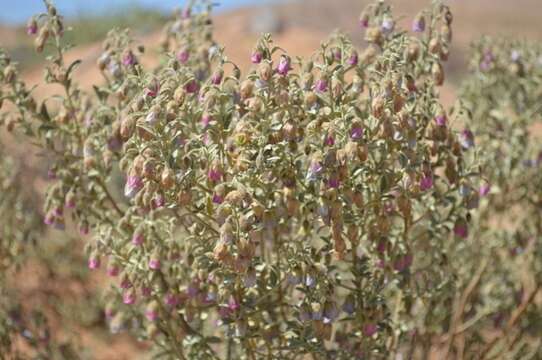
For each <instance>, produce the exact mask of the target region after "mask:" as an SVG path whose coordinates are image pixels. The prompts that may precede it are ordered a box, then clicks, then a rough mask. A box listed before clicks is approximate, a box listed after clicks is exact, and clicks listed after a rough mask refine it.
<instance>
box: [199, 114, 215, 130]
mask: <svg viewBox="0 0 542 360" xmlns="http://www.w3.org/2000/svg"><path fill="white" fill-rule="evenodd" d="M212 120H213V118H212V117H211V115H209V114H204V115H203V116H202V117H201V125H202V126H203V128H204V129H206V128H207V127H208V126H209V124H210V123H211V121H212Z"/></svg>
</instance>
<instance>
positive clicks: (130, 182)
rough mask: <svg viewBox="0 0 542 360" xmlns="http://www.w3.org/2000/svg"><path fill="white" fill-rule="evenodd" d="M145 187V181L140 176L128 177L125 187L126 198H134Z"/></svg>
mask: <svg viewBox="0 0 542 360" xmlns="http://www.w3.org/2000/svg"><path fill="white" fill-rule="evenodd" d="M142 187H143V180H141V178H140V177H139V176H128V178H127V180H126V185H125V186H124V196H126V197H129V198H131V197H134V196H135V195H136V194H137V193H138V192H139V190H141V188H142Z"/></svg>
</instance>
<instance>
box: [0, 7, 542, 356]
mask: <svg viewBox="0 0 542 360" xmlns="http://www.w3.org/2000/svg"><path fill="white" fill-rule="evenodd" d="M46 4H47V13H44V14H41V15H39V16H37V17H35V18H33V19H32V20H31V22H30V23H29V28H28V30H29V33H31V34H35V35H36V38H35V39H36V43H35V44H36V50H37V51H43V50H44V48H46V47H51V48H52V50H53V51H52V53H54V54H55V55H53V56H50V57H49V64H48V65H47V67H46V76H45V79H46V83H48V84H58V85H60V86H61V87H62V88H63V89H64V93H65V94H64V96H55V97H51V98H49V99H45V100H43V101H42V102H40V103H39V104H37V102H36V101H35V100H34V99H33V97H32V95H31V91H30V90H28V89H27V88H26V86H25V85H24V83H23V82H22V81H21V80H20V79H19V77H18V76H17V70H16V67H15V65H14V64H13V63H12V62H11V61H10V59H9V57H8V56H7V55H6V54H4V53H2V57H1V59H0V64H1V68H2V75H1V77H0V79H1V80H2V82H3V84H4V85H3V91H4V96H3V99H4V100H6V101H8V102H11V103H13V104H15V105H16V107H17V110H18V111H17V112H15V111H10V112H7V113H3V115H2V116H3V121H4V122H5V123H6V126H7V128H8V130H15V129H17V130H19V131H22V132H24V133H25V134H26V135H28V136H29V137H30V138H31V139H32V141H33V142H35V143H38V144H40V146H42V147H43V148H44V149H45V150H47V151H48V152H49V153H50V154H51V156H52V157H53V161H54V164H53V166H52V168H51V171H50V173H51V175H52V176H53V177H54V181H52V184H51V185H50V187H49V189H48V191H47V197H46V201H45V213H46V215H45V219H44V221H45V223H46V224H48V225H52V226H54V227H56V228H59V229H64V227H65V224H66V219H67V218H68V217H69V218H71V219H72V221H73V223H74V224H76V226H77V227H78V228H79V231H80V232H81V233H82V234H85V235H86V234H88V233H90V234H91V238H90V239H89V241H88V246H87V254H88V257H89V260H88V266H89V268H91V269H98V268H100V267H101V264H102V262H103V263H104V265H105V267H106V272H107V274H108V275H109V276H110V277H112V278H118V280H117V285H116V286H114V287H113V288H112V290H111V292H110V293H109V294H107V295H106V298H107V299H109V300H110V301H109V303H108V304H107V306H106V309H105V314H106V317H107V319H108V322H109V326H110V329H111V330H112V331H113V332H118V331H121V330H125V329H130V330H131V331H132V332H134V333H136V334H137V335H138V336H139V337H140V338H141V339H147V340H152V342H153V343H154V344H155V345H156V346H155V353H156V356H158V357H160V356H161V357H166V358H178V359H186V358H194V359H218V358H225V359H233V358H236V359H237V358H246V359H259V358H277V359H293V358H296V357H299V356H302V355H304V354H310V355H311V356H312V357H313V358H315V359H320V358H339V359H343V358H344V359H351V358H360V359H361V358H388V357H391V358H393V357H394V356H395V355H396V354H397V356H400V355H403V356H410V357H412V356H416V357H418V356H419V357H424V356H427V354H428V353H430V352H431V351H433V350H434V349H435V348H436V349H438V350H439V351H443V352H444V354H445V355H446V356H447V355H448V354H450V352H451V351H453V352H457V351H459V350H458V349H457V348H456V346H455V344H456V341H455V340H456V339H457V337H458V335H459V334H460V333H463V332H465V331H466V330H462V329H463V326H466V325H465V324H464V323H461V322H462V321H467V320H468V319H473V318H476V316H477V315H479V314H480V313H481V314H483V315H484V316H486V315H487V314H486V313H484V312H483V310H478V308H477V306H478V301H479V300H480V298H481V297H482V296H486V295H487V299H492V298H493V297H496V298H497V297H498V296H501V295H502V294H503V293H502V292H498V293H493V291H494V290H495V287H494V286H488V287H487V289H486V287H480V283H481V279H482V278H484V279H485V276H489V275H491V276H492V278H491V279H488V281H493V282H498V281H500V279H501V278H500V277H499V276H507V275H506V274H503V273H504V271H503V270H504V267H503V268H501V269H496V271H495V272H493V273H491V274H487V273H486V272H485V271H486V269H488V267H491V266H493V267H496V266H497V263H496V259H497V258H496V257H495V255H496V253H494V252H493V251H494V250H493V249H495V251H497V249H498V248H499V247H500V246H501V245H500V243H499V244H497V243H495V244H494V245H492V246H487V245H486V242H483V238H484V237H485V236H488V235H487V234H488V226H489V225H488V224H489V223H488V222H489V221H491V220H492V219H494V216H493V215H492V214H491V213H490V212H491V211H492V210H493V208H494V207H495V204H493V203H492V201H498V199H497V197H496V196H493V195H490V196H489V197H488V195H487V193H486V191H485V190H484V191H482V193H480V192H479V191H478V187H479V186H480V183H481V172H480V170H481V169H483V170H484V176H486V178H485V180H484V181H485V182H482V186H486V185H487V184H491V186H492V187H493V186H494V185H497V182H498V181H497V180H494V179H497V178H499V179H500V178H501V177H499V174H495V173H492V172H491V171H489V172H486V170H487V169H488V168H491V167H492V166H494V162H495V161H496V160H495V159H491V157H490V155H491V152H490V151H489V149H490V147H484V148H482V149H481V150H479V151H478V150H476V147H475V146H474V137H473V134H472V132H470V130H464V131H456V130H454V128H453V127H452V126H451V124H450V121H449V114H448V113H447V111H445V109H444V107H443V106H442V105H441V104H440V102H439V97H438V87H439V86H441V85H442V84H443V82H444V71H443V66H442V63H443V62H444V61H446V60H447V58H448V46H449V43H450V41H451V37H452V32H451V28H450V26H451V23H452V15H451V13H450V10H449V9H448V7H446V6H444V5H442V4H440V3H438V2H435V4H434V5H433V6H432V7H431V8H430V9H428V10H425V11H423V12H421V13H420V14H419V15H418V16H417V17H416V18H415V19H414V22H413V26H412V32H413V33H414V35H413V34H412V33H409V32H407V31H404V30H401V29H398V28H397V26H396V20H395V19H394V17H393V15H392V13H391V8H390V7H389V6H387V5H386V4H384V3H383V2H378V3H377V4H374V5H371V6H369V7H368V8H367V9H366V10H365V11H364V12H363V13H362V14H361V16H360V26H361V27H362V28H364V29H365V35H366V41H367V43H368V46H367V47H366V48H365V49H364V50H363V51H361V52H358V50H357V49H356V48H355V47H354V46H353V45H352V43H351V42H350V40H349V39H347V38H346V37H345V36H344V35H342V34H340V33H338V34H334V35H333V36H332V37H331V38H330V39H329V40H327V41H325V42H324V43H323V44H322V46H321V48H320V49H318V50H317V51H316V53H315V54H314V55H313V56H312V57H311V58H309V59H302V58H296V59H292V58H291V57H290V56H288V54H286V53H285V52H284V51H283V50H282V49H281V48H280V47H278V46H275V45H274V44H273V42H272V39H271V37H270V36H269V35H264V36H262V37H261V38H260V39H259V41H258V42H257V44H256V45H255V47H254V48H253V50H252V53H251V54H250V56H251V61H252V63H253V66H252V69H251V70H250V72H249V73H248V74H247V75H246V76H244V77H243V76H242V75H241V71H240V69H239V68H238V67H237V66H236V65H235V64H233V63H231V62H230V61H229V60H228V58H227V57H226V55H225V54H224V50H223V49H222V48H220V47H219V46H218V45H217V44H216V43H215V42H214V41H213V37H212V21H211V19H210V17H209V16H210V15H209V14H210V10H211V5H210V4H207V3H206V2H201V3H198V4H196V5H194V6H193V7H190V8H186V9H185V10H184V11H182V12H180V13H179V14H177V15H178V16H177V18H176V19H175V20H174V21H172V22H171V23H169V24H168V25H167V26H166V28H165V31H164V39H163V41H162V44H161V45H162V48H163V50H164V52H163V55H162V56H163V58H164V61H163V62H162V64H161V65H160V66H158V67H157V68H155V69H151V70H148V69H145V68H144V67H143V66H142V65H141V64H140V63H139V57H140V54H141V53H142V52H143V51H144V49H143V48H142V47H141V46H137V45H136V44H134V41H133V40H132V39H131V38H130V37H129V33H128V32H127V31H121V30H115V31H112V32H111V33H110V34H109V36H108V38H107V39H106V41H105V42H104V46H103V53H102V54H101V55H100V57H99V59H98V67H99V68H100V70H101V72H102V74H103V76H104V78H105V85H95V86H94V87H93V92H86V91H85V90H84V89H81V88H79V87H78V86H77V84H76V83H75V82H74V81H73V77H72V73H73V69H74V68H75V67H76V66H77V65H78V64H79V62H78V61H76V62H74V63H72V64H67V63H65V61H64V52H65V50H66V48H67V47H66V45H64V43H63V36H64V28H63V25H62V24H63V20H62V17H61V16H60V15H58V14H57V12H56V9H55V7H54V6H53V5H52V4H50V3H49V2H46ZM490 67H491V66H490ZM523 70H524V69H523V68H522V71H523ZM537 71H539V70H537ZM499 74H500V73H497V75H499ZM484 76H485V75H481V76H475V77H474V78H473V80H471V82H470V83H467V84H466V85H465V91H464V92H463V102H464V106H462V107H460V109H459V110H463V111H462V112H458V114H459V115H461V114H465V113H468V114H470V116H471V117H472V119H473V123H476V124H479V125H480V126H481V128H480V129H475V132H476V133H478V132H483V131H488V132H489V133H490V132H491V131H490V130H488V128H485V130H484V127H483V122H482V121H477V120H476V119H478V118H482V119H485V118H486V115H484V113H482V112H481V111H482V110H481V109H483V107H481V106H480V105H479V104H478V102H481V103H482V104H486V103H485V101H490V100H488V99H492V96H493V95H492V94H491V91H490V92H489V93H485V92H483V91H484V89H485V85H481V84H480V81H482V82H483V81H484ZM499 81H500V80H499ZM505 81H506V80H505ZM534 83H536V81H535V82H534ZM518 86H520V85H518ZM533 86H534V85H533ZM490 89H492V90H494V89H495V87H491V88H490ZM504 90H506V89H504ZM529 94H530V93H529ZM534 99H535V98H533V99H525V98H523V97H522V98H521V101H524V103H523V102H522V103H520V104H518V106H519V107H520V109H521V114H523V110H524V106H525V103H528V104H533V103H535V102H536V101H535V100H534ZM484 106H485V105H484ZM492 108H493V105H489V106H487V107H486V109H492ZM469 109H471V111H470V113H469V111H468V110H469ZM532 110H533V111H535V110H536V108H535V107H534V105H533V107H532ZM537 111H538V110H537ZM469 124H470V123H469ZM482 141H483V144H485V143H486V142H488V143H491V142H490V141H486V140H482ZM501 145H502V146H504V143H503V144H501ZM484 146H485V145H484ZM497 161H498V159H497ZM119 177H122V179H123V182H124V186H122V185H121V186H119V184H118V179H119ZM503 179H504V180H505V181H506V182H503V184H502V185H501V186H506V184H508V182H507V181H508V180H509V177H508V176H505V177H504V178H503ZM122 187H123V189H121V188H122ZM122 190H124V191H122ZM492 191H493V190H492ZM480 195H483V197H484V200H483V205H484V210H483V211H482V212H481V213H480V214H479V215H476V216H475V217H474V218H473V216H472V214H471V213H472V211H473V210H474V209H475V208H477V207H478V204H479V201H480ZM509 195H510V196H513V195H512V192H510V193H509ZM527 197H528V196H526V197H524V198H523V199H525V198H527ZM486 199H488V200H486ZM493 199H495V200H493ZM523 199H522V200H523ZM537 206H540V204H539V203H537ZM533 209H536V207H535V208H533ZM538 209H539V207H538ZM486 213H487V214H486ZM534 218H536V215H535V216H529V219H531V220H532V219H534ZM538 223H539V220H538ZM473 224H476V226H475V227H474V228H473ZM539 228H540V227H538V229H539ZM482 231H483V232H482ZM480 232H482V233H480ZM473 233H474V236H473ZM479 233H480V234H479ZM538 234H539V233H538ZM478 249H479V250H480V251H481V252H482V253H483V256H482V265H481V266H480V263H479V262H478V258H477V257H476V255H475V254H476V252H475V251H476V250H478ZM536 264H537V263H536V262H534V261H533V263H532V265H533V266H539V265H536ZM538 264H539V262H538ZM478 266H479V269H477V267H478ZM473 275H474V277H473ZM515 275H519V274H518V273H517V271H515V270H514V273H513V275H512V276H515ZM471 284H472V285H471ZM512 288H513V289H515V288H514V287H511V288H510V289H512ZM532 291H534V294H535V295H536V293H537V291H538V288H536V290H532ZM473 294H476V295H478V294H479V295H480V297H476V298H474V296H473ZM533 296H534V295H533ZM531 302H532V299H531V300H529V303H528V304H530V303H531ZM492 304H493V303H492ZM523 304H524V302H521V303H520V305H519V306H518V304H515V303H510V304H508V305H502V307H503V308H504V307H505V306H508V308H509V309H514V308H517V309H518V311H519V310H520V309H521V308H522V306H523ZM451 306H453V308H452V309H451ZM466 311H468V313H467V312H466ZM523 311H525V310H523ZM515 321H516V322H517V320H515ZM482 324H483V323H482ZM512 325H515V323H514V324H512ZM486 328H487V327H484V325H481V326H480V327H476V328H475V329H477V330H473V333H474V334H475V335H476V337H473V339H472V343H473V348H472V349H473V350H472V351H474V352H472V353H471V352H470V351H471V348H469V347H467V348H464V351H466V352H467V353H469V354H474V353H476V351H478V353H479V352H480V350H479V349H478V348H479V347H480V346H481V345H482V344H484V342H485V341H486V340H487V346H486V350H487V351H485V353H486V354H489V352H490V350H491V349H492V348H495V345H494V344H492V343H493V341H494V340H492V339H488V338H487V337H486V336H485V334H484V333H483V332H484V329H486ZM474 331H476V332H474ZM458 332H459V333H458ZM435 340H437V344H436V345H435V344H433V343H434V341H435ZM498 341H499V340H497V341H496V342H495V343H497V342H498ZM441 343H442V344H441ZM522 344H523V343H522ZM442 345H443V346H442Z"/></svg>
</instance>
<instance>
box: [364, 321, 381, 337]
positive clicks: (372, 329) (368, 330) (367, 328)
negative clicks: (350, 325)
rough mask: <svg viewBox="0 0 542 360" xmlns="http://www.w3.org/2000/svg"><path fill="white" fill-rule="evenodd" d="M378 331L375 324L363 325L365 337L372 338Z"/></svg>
mask: <svg viewBox="0 0 542 360" xmlns="http://www.w3.org/2000/svg"><path fill="white" fill-rule="evenodd" d="M377 331H378V326H377V325H376V324H375V323H368V324H365V325H363V329H362V330H361V332H362V333H363V335H364V336H367V337H371V336H373V335H374V334H376V333H377Z"/></svg>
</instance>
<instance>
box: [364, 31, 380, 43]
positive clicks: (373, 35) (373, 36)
mask: <svg viewBox="0 0 542 360" xmlns="http://www.w3.org/2000/svg"><path fill="white" fill-rule="evenodd" d="M365 41H367V42H369V43H373V44H377V45H380V43H381V42H382V31H381V30H380V27H378V26H373V27H371V28H368V29H367V31H366V32H365Z"/></svg>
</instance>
